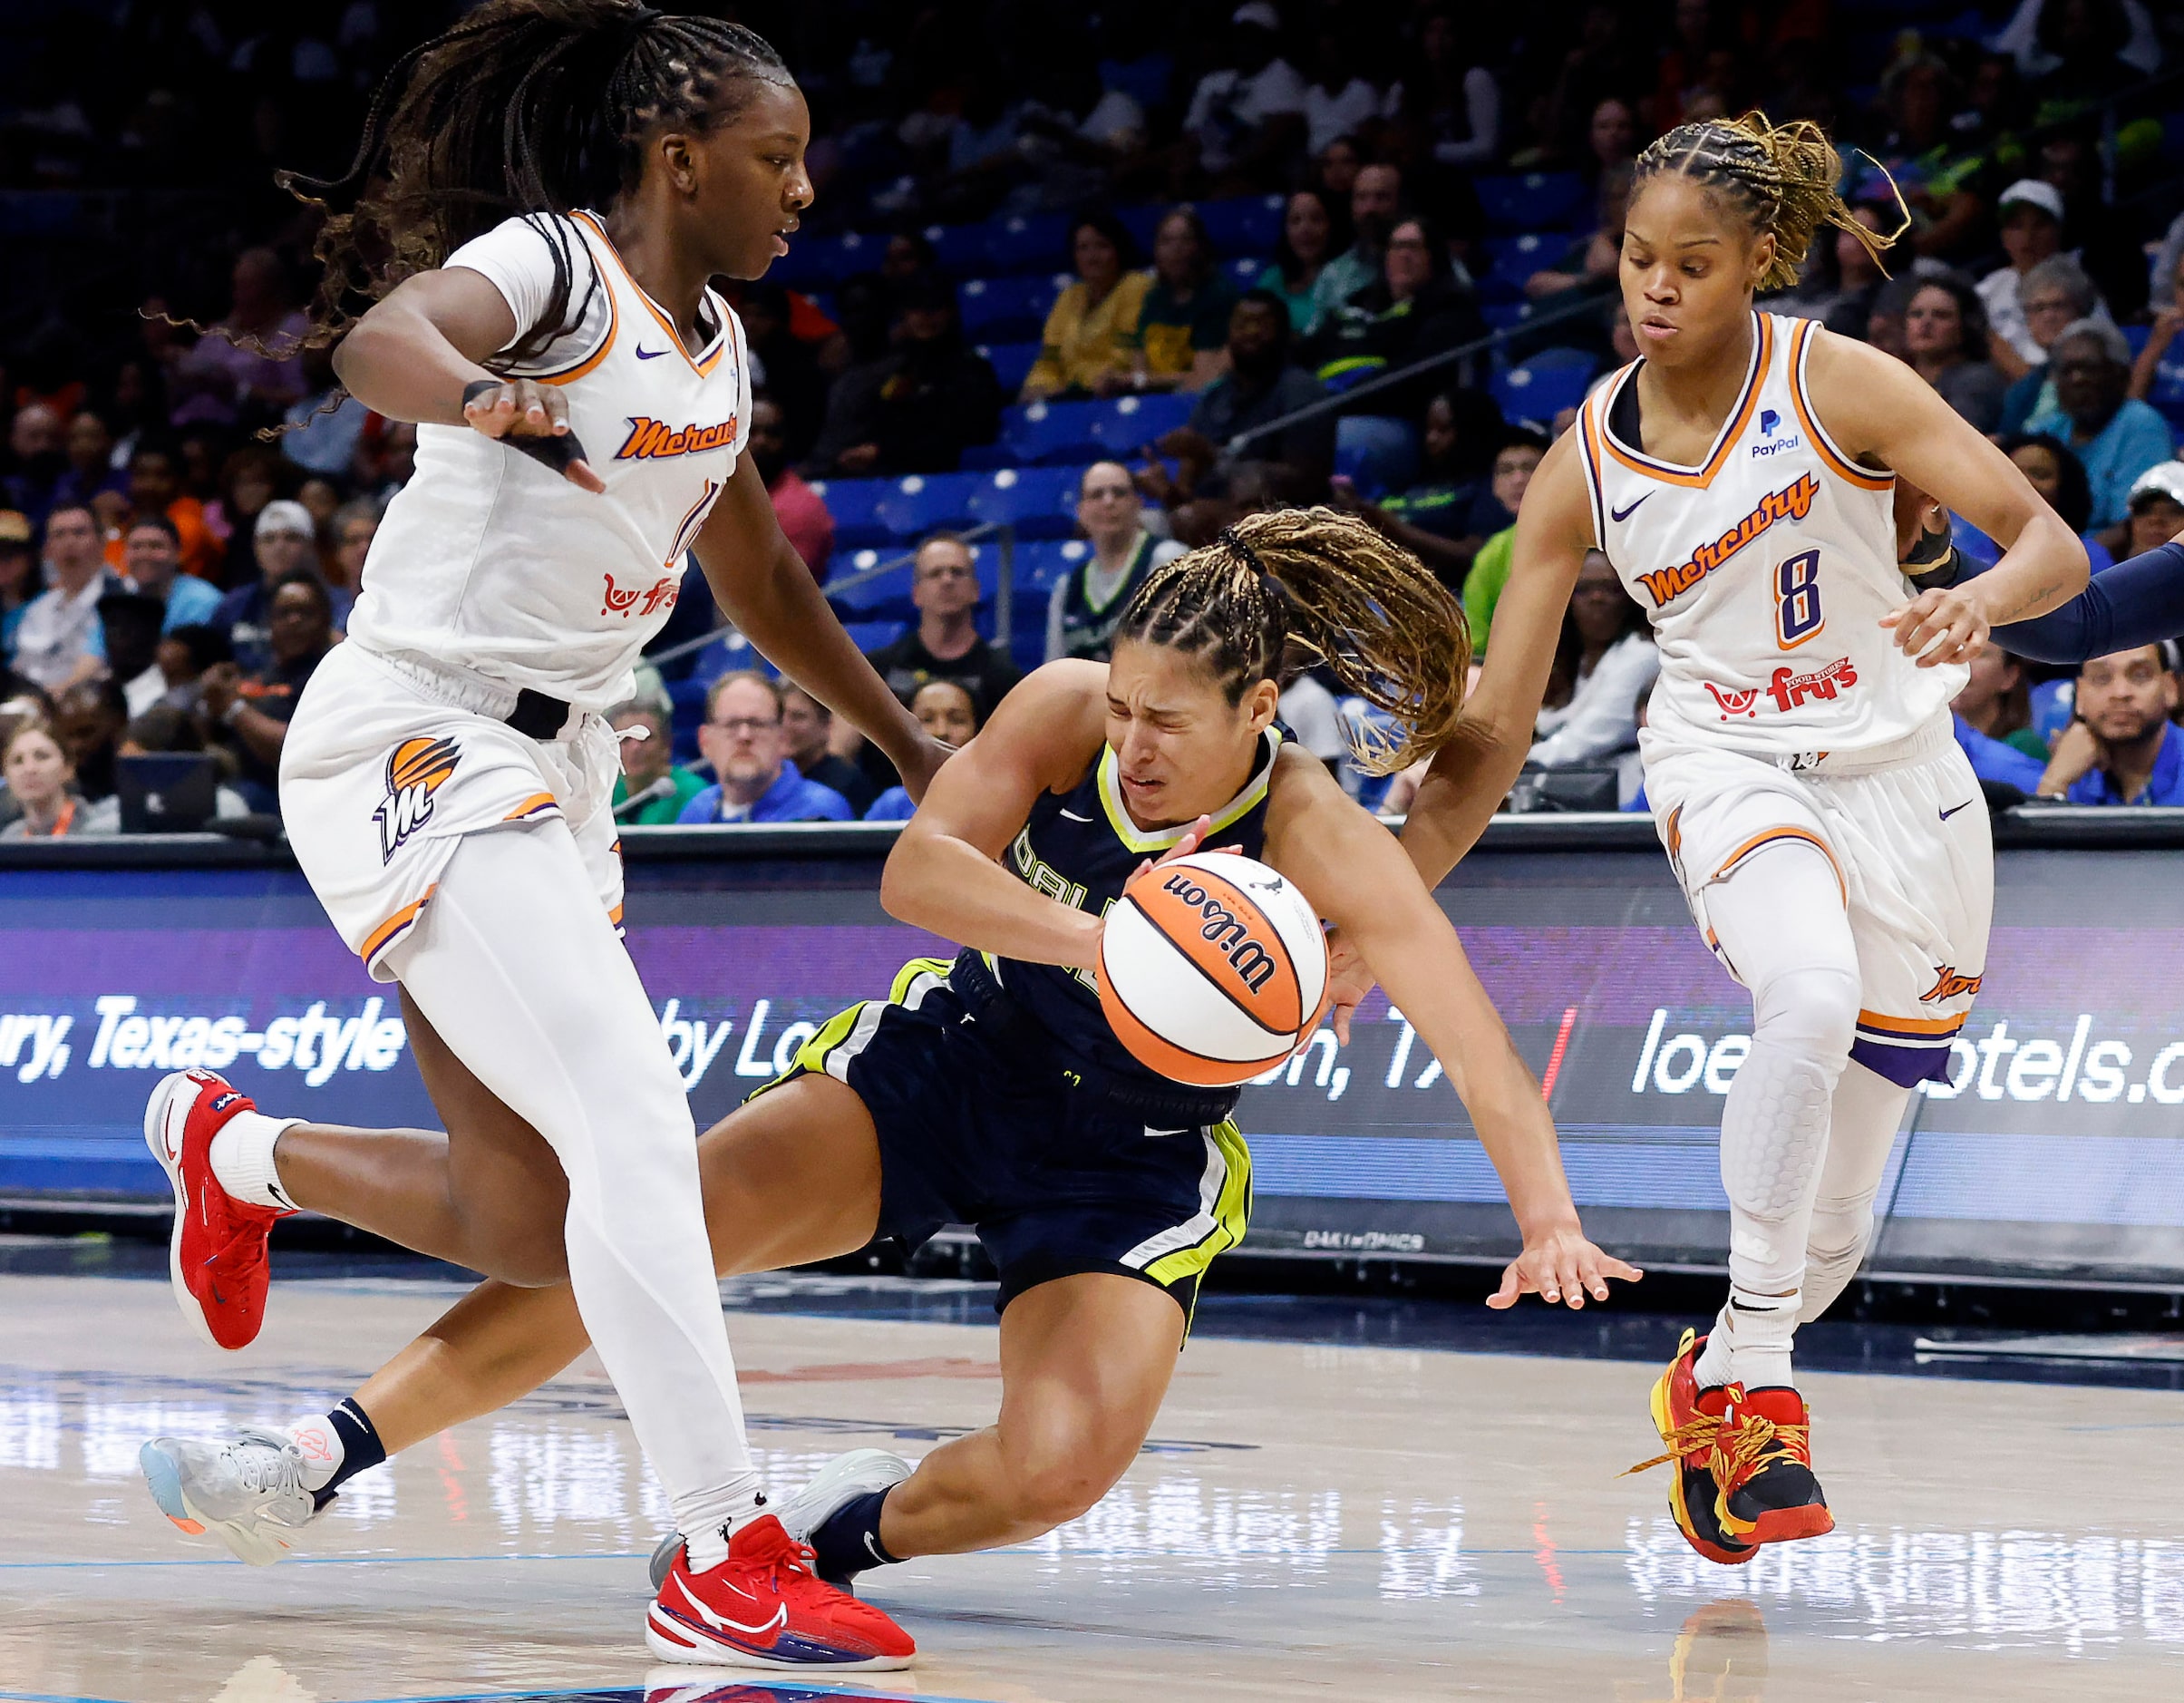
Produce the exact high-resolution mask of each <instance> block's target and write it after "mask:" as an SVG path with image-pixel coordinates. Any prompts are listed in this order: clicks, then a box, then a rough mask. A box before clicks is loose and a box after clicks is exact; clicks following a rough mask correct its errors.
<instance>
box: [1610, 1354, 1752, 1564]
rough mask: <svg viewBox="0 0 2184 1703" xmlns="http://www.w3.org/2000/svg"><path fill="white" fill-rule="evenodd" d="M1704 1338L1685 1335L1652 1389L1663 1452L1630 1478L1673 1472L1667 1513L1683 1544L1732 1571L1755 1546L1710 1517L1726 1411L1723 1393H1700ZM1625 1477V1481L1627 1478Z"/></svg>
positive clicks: (1637, 1468)
mask: <svg viewBox="0 0 2184 1703" xmlns="http://www.w3.org/2000/svg"><path fill="white" fill-rule="evenodd" d="M1705 1346H1706V1338H1704V1337H1702V1336H1700V1335H1699V1334H1698V1333H1697V1332H1696V1331H1693V1330H1686V1331H1685V1332H1684V1339H1683V1340H1682V1341H1681V1342H1679V1343H1677V1344H1676V1355H1675V1358H1674V1359H1673V1360H1671V1361H1669V1363H1668V1369H1667V1370H1666V1371H1665V1372H1663V1373H1662V1374H1661V1376H1660V1377H1659V1378H1658V1379H1656V1380H1655V1384H1654V1387H1653V1423H1654V1429H1655V1430H1656V1431H1658V1432H1659V1433H1660V1434H1661V1445H1662V1447H1663V1448H1665V1450H1667V1453H1666V1454H1665V1455H1655V1456H1654V1458H1653V1459H1652V1460H1650V1461H1641V1462H1639V1463H1638V1465H1636V1466H1634V1467H1632V1468H1631V1469H1630V1471H1631V1472H1632V1473H1642V1472H1645V1470H1647V1469H1648V1468H1649V1467H1655V1466H1673V1467H1674V1471H1673V1472H1672V1473H1671V1474H1670V1476H1669V1481H1668V1512H1669V1513H1670V1514H1671V1515H1672V1516H1674V1520H1675V1523H1676V1530H1677V1531H1679V1532H1681V1533H1683V1534H1684V1542H1687V1543H1689V1544H1690V1545H1691V1546H1692V1548H1694V1549H1695V1550H1696V1551H1698V1552H1699V1553H1700V1554H1702V1555H1704V1557H1705V1558H1706V1559H1707V1560H1708V1561H1710V1562H1718V1563H1720V1564H1721V1565H1722V1566H1724V1567H1735V1566H1739V1565H1741V1564H1742V1563H1743V1562H1748V1561H1750V1560H1751V1559H1752V1556H1753V1554H1754V1553H1756V1552H1757V1548H1758V1546H1757V1545H1756V1544H1753V1543H1750V1542H1740V1541H1738V1540H1737V1539H1735V1538H1733V1537H1732V1536H1731V1535H1730V1534H1729V1533H1726V1532H1724V1531H1723V1529H1722V1525H1721V1523H1720V1521H1719V1520H1718V1519H1717V1517H1716V1515H1715V1512H1714V1502H1715V1499H1716V1496H1717V1494H1719V1493H1718V1487H1717V1486H1716V1484H1714V1479H1713V1445H1714V1437H1715V1434H1716V1433H1717V1432H1718V1431H1719V1430H1720V1429H1721V1425H1722V1416H1723V1412H1724V1411H1725V1410H1726V1409H1727V1407H1728V1405H1729V1392H1728V1391H1727V1390H1726V1389H1701V1388H1700V1387H1699V1385H1698V1377H1697V1375H1696V1373H1695V1370H1694V1368H1695V1367H1696V1366H1697V1364H1698V1358H1699V1354H1700V1351H1701V1350H1702V1349H1704V1348H1705ZM1624 1476H1626V1477H1628V1476H1629V1474H1628V1473H1626V1474H1624Z"/></svg>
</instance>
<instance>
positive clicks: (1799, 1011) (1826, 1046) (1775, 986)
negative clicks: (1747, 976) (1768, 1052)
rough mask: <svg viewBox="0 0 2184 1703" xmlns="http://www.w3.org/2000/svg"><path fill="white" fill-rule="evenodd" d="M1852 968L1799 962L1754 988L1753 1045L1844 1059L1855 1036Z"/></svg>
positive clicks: (1856, 981) (1856, 1006)
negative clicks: (1777, 1047)
mask: <svg viewBox="0 0 2184 1703" xmlns="http://www.w3.org/2000/svg"><path fill="white" fill-rule="evenodd" d="M1752 1009H1753V1016H1754V1019H1755V1021H1754V1032H1753V1035H1752V1038H1753V1040H1755V1041H1766V1042H1769V1043H1771V1044H1772V1045H1773V1046H1780V1047H1782V1048H1784V1049H1786V1050H1788V1051H1791V1052H1794V1053H1799V1054H1802V1055H1803V1056H1806V1057H1810V1058H1815V1059H1847V1058H1849V1056H1850V1044H1851V1042H1853V1041H1854V1040H1856V1039H1857V1038H1858V1013H1859V975H1858V970H1857V968H1856V967H1855V966H1844V965H1836V964H1803V965H1799V966H1797V967H1796V968H1789V969H1784V970H1781V971H1779V972H1778V973H1777V974H1775V975H1773V976H1771V977H1769V978H1768V979H1767V981H1766V983H1765V984H1764V986H1763V987H1762V988H1755V989H1754V990H1753V997H1752Z"/></svg>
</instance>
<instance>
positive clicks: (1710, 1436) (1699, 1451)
mask: <svg viewBox="0 0 2184 1703" xmlns="http://www.w3.org/2000/svg"><path fill="white" fill-rule="evenodd" d="M1754 1423H1755V1424H1759V1425H1765V1424H1766V1423H1767V1422H1766V1421H1765V1420H1764V1419H1758V1420H1755V1421H1754ZM1721 1431H1722V1418H1721V1416H1720V1415H1719V1414H1710V1413H1700V1414H1694V1415H1692V1416H1691V1417H1690V1418H1688V1419H1686V1420H1685V1421H1684V1423H1683V1424H1682V1425H1680V1426H1677V1427H1676V1428H1675V1429H1674V1431H1671V1432H1670V1433H1669V1434H1668V1435H1666V1436H1665V1437H1663V1438H1662V1439H1661V1441H1662V1442H1663V1443H1664V1444H1665V1445H1667V1450H1668V1452H1667V1453H1666V1454H1665V1455H1655V1456H1654V1457H1653V1459H1651V1460H1650V1461H1640V1462H1639V1463H1638V1464H1637V1465H1636V1466H1627V1467H1625V1468H1624V1469H1623V1471H1622V1472H1620V1473H1618V1474H1616V1476H1617V1477H1618V1478H1628V1477H1629V1476H1630V1475H1631V1474H1633V1473H1644V1472H1650V1471H1651V1470H1652V1469H1653V1468H1655V1467H1656V1466H1665V1465H1668V1463H1669V1462H1671V1461H1676V1460H1688V1459H1690V1458H1691V1457H1692V1456H1693V1455H1711V1454H1712V1453H1713V1451H1714V1448H1715V1446H1716V1443H1717V1439H1718V1438H1719V1437H1720V1435H1721Z"/></svg>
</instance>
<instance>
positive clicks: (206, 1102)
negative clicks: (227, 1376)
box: [144, 1070, 288, 1349]
mask: <svg viewBox="0 0 2184 1703" xmlns="http://www.w3.org/2000/svg"><path fill="white" fill-rule="evenodd" d="M256 1110H257V1106H256V1105H254V1104H253V1103H252V1101H251V1099H250V1096H249V1095H246V1094H239V1093H238V1092H237V1091H236V1089H235V1087H234V1085H232V1084H230V1083H229V1082H228V1079H227V1078H226V1077H225V1076H222V1075H218V1073H217V1072H214V1071H210V1070H178V1071H176V1072H175V1073H174V1074H173V1075H170V1076H166V1077H162V1078H161V1079H160V1085H159V1086H158V1087H156V1088H154V1089H153V1090H152V1091H151V1098H150V1100H149V1101H148V1102H146V1104H145V1106H144V1141H145V1144H146V1145H147V1146H149V1147H150V1149H151V1156H152V1157H153V1158H154V1159H156V1160H158V1161H159V1162H160V1169H162V1170H163V1171H165V1172H166V1173H167V1181H168V1182H170V1184H171V1185H172V1186H173V1188H174V1233H173V1234H172V1235H171V1236H170V1238H169V1240H168V1244H167V1271H168V1275H169V1277H170V1279H171V1280H173V1283H174V1299H175V1301H176V1303H177V1304H178V1305H180V1308H181V1309H182V1316H183V1317H184V1318H185V1319H189V1322H190V1324H191V1325H192V1326H194V1327H195V1328H196V1329H197V1333H198V1335H199V1336H200V1337H202V1338H204V1339H205V1340H206V1341H207V1342H209V1343H210V1344H211V1345H212V1346H213V1347H214V1348H230V1349H232V1348H248V1347H249V1346H250V1344H251V1343H252V1342H253V1341H255V1340H256V1339H257V1332H258V1327H259V1326H260V1325H262V1324H264V1323H265V1320H266V1291H267V1289H269V1288H270V1287H271V1286H272V1282H273V1274H272V1270H271V1268H270V1267H269V1266H268V1265H267V1260H266V1240H267V1236H269V1235H270V1234H271V1233H272V1230H273V1226H274V1224H275V1223H276V1221H278V1220H280V1219H283V1218H286V1217H287V1216H288V1214H287V1213H286V1212H280V1211H279V1210H277V1208H274V1207H270V1206H252V1205H250V1204H249V1203H248V1202H244V1201H238V1200H237V1199H236V1198H235V1197H234V1196H233V1195H231V1194H229V1193H228V1191H227V1190H226V1189H224V1188H222V1187H221V1186H220V1182H219V1179H218V1177H216V1176H214V1175H213V1174H212V1138H213V1136H214V1135H215V1134H218V1132H219V1129H220V1127H221V1126H222V1125H223V1124H226V1123H227V1122H228V1120H229V1119H230V1118H233V1117H234V1116H235V1115H236V1114H238V1113H240V1112H253V1111H256Z"/></svg>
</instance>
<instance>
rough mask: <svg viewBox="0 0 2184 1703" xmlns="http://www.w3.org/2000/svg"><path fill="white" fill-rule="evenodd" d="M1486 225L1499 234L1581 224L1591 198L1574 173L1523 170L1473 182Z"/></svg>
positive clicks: (1580, 179)
mask: <svg viewBox="0 0 2184 1703" xmlns="http://www.w3.org/2000/svg"><path fill="white" fill-rule="evenodd" d="M1472 187H1473V188H1475V189H1476V190H1478V192H1479V206H1480V210H1481V211H1483V212H1484V213H1485V214H1486V217H1487V223H1488V224H1490V225H1491V226H1492V227H1493V228H1494V229H1496V230H1499V231H1515V230H1545V229H1551V228H1567V227H1568V226H1571V225H1575V224H1578V223H1580V222H1582V221H1583V219H1584V218H1585V215H1586V212H1587V208H1588V204H1589V202H1590V200H1591V197H1590V196H1589V195H1588V194H1587V192H1586V188H1585V180H1584V179H1583V178H1581V177H1579V176H1578V175H1577V173H1576V172H1575V171H1526V172H1520V173H1510V174H1507V175H1503V176H1498V177H1482V178H1478V179H1475V180H1473V185H1472Z"/></svg>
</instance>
